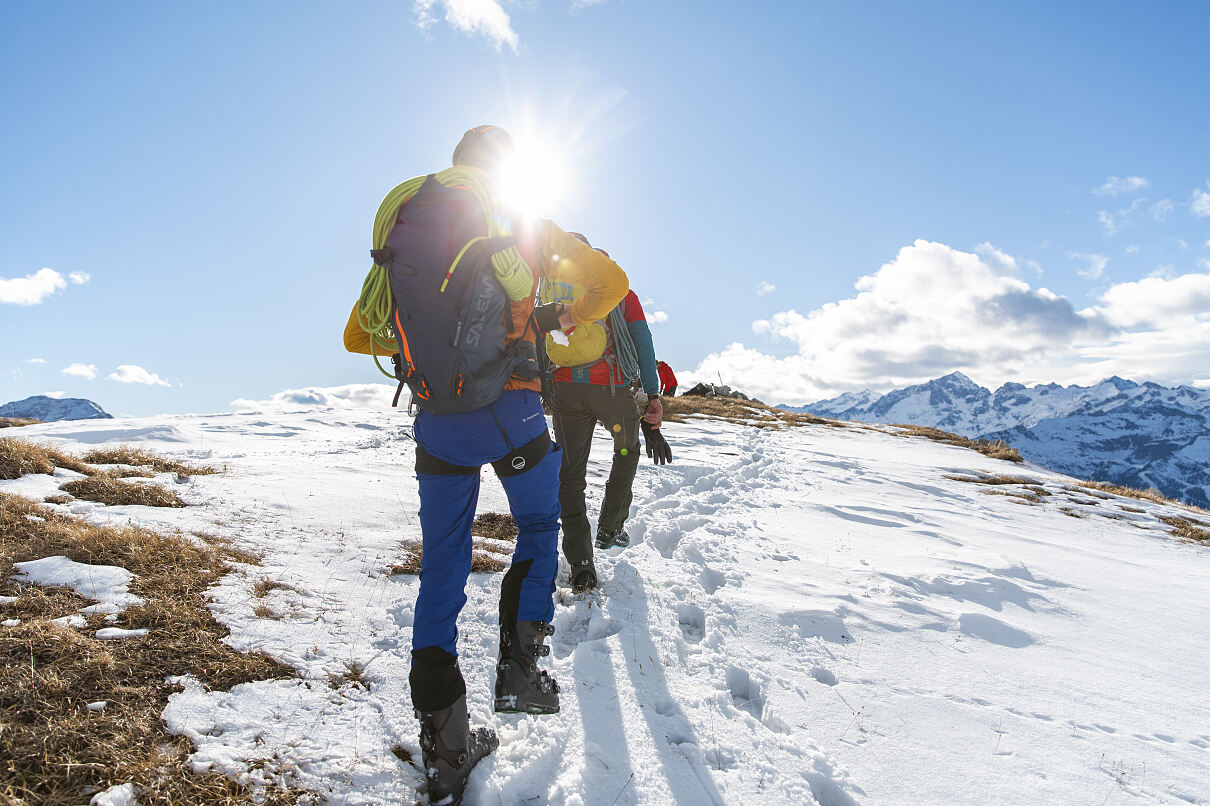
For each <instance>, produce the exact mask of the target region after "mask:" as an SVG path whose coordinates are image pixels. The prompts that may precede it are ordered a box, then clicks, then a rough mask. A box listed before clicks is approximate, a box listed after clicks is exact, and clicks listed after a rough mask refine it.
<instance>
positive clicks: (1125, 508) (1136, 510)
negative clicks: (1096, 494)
mask: <svg viewBox="0 0 1210 806" xmlns="http://www.w3.org/2000/svg"><path fill="white" fill-rule="evenodd" d="M1118 509H1120V510H1122V511H1123V512H1133V513H1134V514H1136V515H1138V514H1141V513H1144V512H1146V511H1147V510H1145V509H1139V508H1138V507H1128V506H1124V505H1119V506H1118Z"/></svg>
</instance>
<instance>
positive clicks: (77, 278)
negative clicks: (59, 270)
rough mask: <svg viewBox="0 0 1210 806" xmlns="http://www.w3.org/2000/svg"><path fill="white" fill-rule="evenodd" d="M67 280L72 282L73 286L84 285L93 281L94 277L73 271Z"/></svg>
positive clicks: (86, 273)
mask: <svg viewBox="0 0 1210 806" xmlns="http://www.w3.org/2000/svg"><path fill="white" fill-rule="evenodd" d="M67 279H68V280H71V284H72V285H84V284H85V283H87V282H88V281H89V280H91V279H92V275H91V274H89V273H88V272H83V271H73V272H72V273H71V274H69V275H67Z"/></svg>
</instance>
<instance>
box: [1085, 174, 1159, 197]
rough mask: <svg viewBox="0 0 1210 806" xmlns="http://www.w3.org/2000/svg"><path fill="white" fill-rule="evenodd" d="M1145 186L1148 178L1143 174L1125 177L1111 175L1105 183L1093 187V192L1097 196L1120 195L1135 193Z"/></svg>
mask: <svg viewBox="0 0 1210 806" xmlns="http://www.w3.org/2000/svg"><path fill="white" fill-rule="evenodd" d="M1145 187H1147V179H1146V178H1145V177H1142V176H1128V177H1126V178H1125V179H1119V178H1118V177H1116V176H1111V177H1109V178H1108V179H1106V180H1105V184H1103V185H1101V186H1100V187H1095V188H1093V189H1092V192H1093V193H1094V194H1096V195H1097V196H1119V195H1121V194H1123V193H1134V192H1135V191H1138V190H1142V189H1143V188H1145Z"/></svg>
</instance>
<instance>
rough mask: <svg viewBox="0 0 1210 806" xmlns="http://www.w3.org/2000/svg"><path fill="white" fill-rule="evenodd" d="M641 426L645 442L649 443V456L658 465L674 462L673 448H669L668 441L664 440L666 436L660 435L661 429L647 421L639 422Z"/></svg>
mask: <svg viewBox="0 0 1210 806" xmlns="http://www.w3.org/2000/svg"><path fill="white" fill-rule="evenodd" d="M639 425H640V426H641V427H642V429H643V441H644V442H645V443H647V455H648V456H650V457H651V459H652V461H653V462H655V463H656V464H657V465H666V464H670V463H671V462H672V448H670V447H668V440H666V439H664V435H663V434H662V433H660V429H658V428H656V427H655V426H653V425H651V423H649V422H647V421H646V420H639Z"/></svg>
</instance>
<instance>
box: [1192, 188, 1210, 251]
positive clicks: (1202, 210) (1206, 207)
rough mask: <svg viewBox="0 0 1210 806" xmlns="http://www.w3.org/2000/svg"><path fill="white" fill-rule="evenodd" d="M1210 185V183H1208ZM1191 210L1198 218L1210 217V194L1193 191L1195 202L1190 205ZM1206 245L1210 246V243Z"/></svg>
mask: <svg viewBox="0 0 1210 806" xmlns="http://www.w3.org/2000/svg"><path fill="white" fill-rule="evenodd" d="M1206 184H1207V185H1210V182H1207V183H1206ZM1189 209H1190V210H1192V211H1193V215H1194V216H1195V217H1197V218H1206V217H1208V216H1210V193H1207V192H1206V191H1204V190H1202V189H1201V188H1198V189H1197V190H1195V191H1193V201H1191V202H1190V203H1189ZM1206 243H1208V244H1210V241H1207V242H1206Z"/></svg>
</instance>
